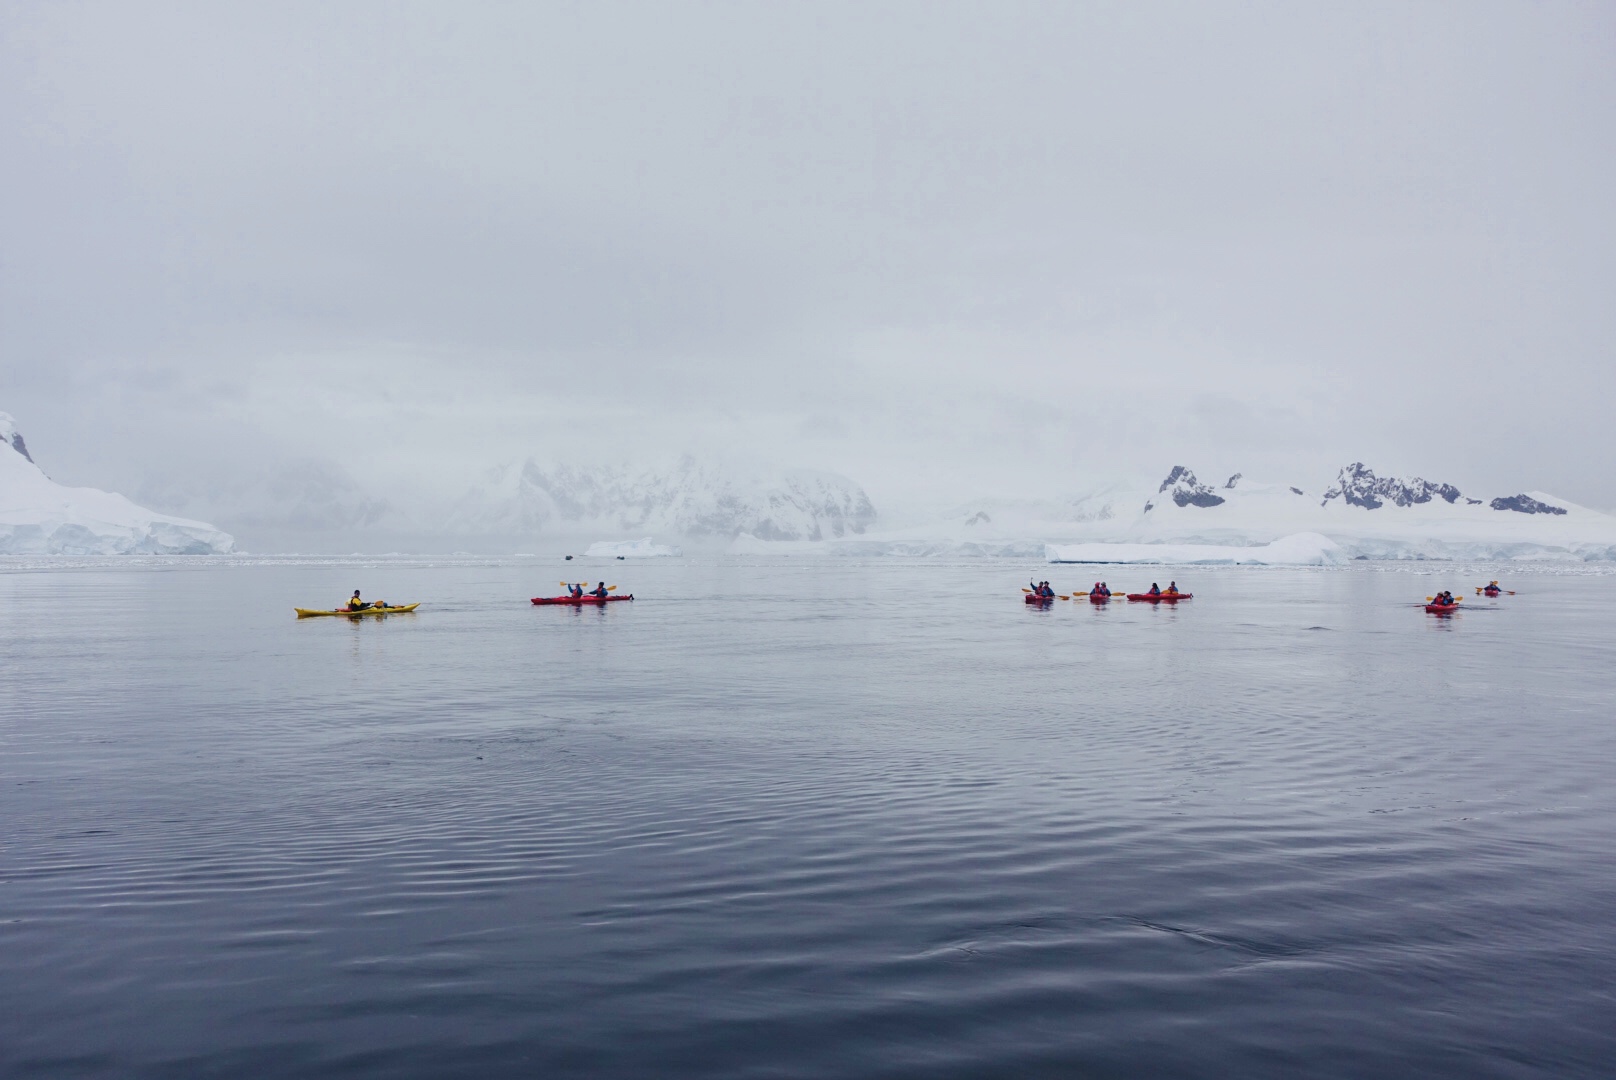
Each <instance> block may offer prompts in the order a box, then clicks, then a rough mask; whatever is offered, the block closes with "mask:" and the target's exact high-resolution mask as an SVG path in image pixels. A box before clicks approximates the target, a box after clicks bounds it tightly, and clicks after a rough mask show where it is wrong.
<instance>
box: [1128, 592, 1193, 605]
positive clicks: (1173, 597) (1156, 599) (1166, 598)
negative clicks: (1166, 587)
mask: <svg viewBox="0 0 1616 1080" xmlns="http://www.w3.org/2000/svg"><path fill="white" fill-rule="evenodd" d="M1194 595H1195V594H1194V593H1187V592H1180V593H1147V592H1131V593H1129V594H1128V599H1129V600H1147V601H1149V602H1150V603H1152V604H1163V603H1165V604H1176V603H1178V601H1180V600H1188V599H1190V597H1192V596H1194Z"/></svg>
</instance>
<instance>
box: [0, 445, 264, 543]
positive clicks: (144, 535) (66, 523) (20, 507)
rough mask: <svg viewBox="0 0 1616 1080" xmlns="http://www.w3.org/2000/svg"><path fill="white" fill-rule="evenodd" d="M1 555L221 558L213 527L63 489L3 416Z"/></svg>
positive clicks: (108, 495) (103, 495)
mask: <svg viewBox="0 0 1616 1080" xmlns="http://www.w3.org/2000/svg"><path fill="white" fill-rule="evenodd" d="M0 441H3V442H4V443H5V446H3V447H0V555H223V554H227V553H229V552H230V551H233V550H234V549H235V541H234V540H233V539H231V537H230V535H229V534H228V533H224V532H220V531H219V530H218V529H215V528H214V527H213V526H212V525H209V524H207V523H205V522H201V521H188V520H186V519H185V518H177V517H169V516H168V515H166V514H158V513H155V512H153V511H151V510H147V509H145V508H144V507H141V506H136V505H135V504H134V503H132V502H130V501H129V500H128V499H126V498H124V497H123V496H122V495H118V494H114V493H113V492H110V491H98V490H96V489H95V488H74V487H65V486H63V485H61V484H58V483H56V482H55V481H54V480H52V479H51V478H50V477H48V476H46V475H45V474H44V472H42V471H41V470H40V468H39V466H38V465H35V464H34V459H33V458H32V457H31V456H30V455H29V453H28V445H27V443H26V442H25V441H24V440H23V437H22V433H21V432H19V431H18V430H17V422H16V421H15V420H13V419H12V418H11V417H10V416H9V415H8V414H6V413H0Z"/></svg>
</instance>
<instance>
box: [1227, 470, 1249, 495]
mask: <svg viewBox="0 0 1616 1080" xmlns="http://www.w3.org/2000/svg"><path fill="white" fill-rule="evenodd" d="M1244 475H1246V474H1245V473H1238V472H1237V473H1235V474H1234V475H1233V476H1231V477H1229V482H1228V483H1227V484H1224V485H1223V486H1224V488H1225V490H1228V491H1233V490H1234V486H1235V485H1236V484H1238V483H1239V482H1240V478H1241V477H1242V476H1244Z"/></svg>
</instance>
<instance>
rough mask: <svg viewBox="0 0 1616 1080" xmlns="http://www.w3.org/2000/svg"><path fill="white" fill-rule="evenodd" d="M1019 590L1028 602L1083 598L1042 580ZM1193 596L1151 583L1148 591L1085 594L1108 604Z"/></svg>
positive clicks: (1161, 601)
mask: <svg viewBox="0 0 1616 1080" xmlns="http://www.w3.org/2000/svg"><path fill="white" fill-rule="evenodd" d="M1021 591H1022V592H1024V593H1026V594H1027V596H1026V601H1027V603H1029V604H1053V603H1054V602H1055V601H1056V600H1082V599H1084V598H1085V594H1083V593H1072V594H1071V595H1063V594H1061V593H1058V592H1055V591H1054V590H1053V589H1051V588H1050V587H1049V583H1048V582H1043V583H1041V584H1039V585H1036V586H1034V587H1032V588H1026V589H1022V590H1021ZM1194 597H1195V594H1194V593H1187V592H1179V591H1178V586H1177V585H1176V584H1174V585H1171V586H1169V587H1168V588H1167V590H1166V591H1165V592H1163V591H1162V590H1161V589H1160V588H1159V587H1157V586H1155V585H1152V586H1151V591H1150V592H1132V593H1114V592H1112V591H1111V590H1110V589H1109V588H1107V589H1104V590H1103V591H1102V590H1100V589H1094V590H1090V591H1089V593H1088V594H1087V599H1088V602H1089V603H1091V604H1109V603H1110V602H1111V601H1113V600H1123V599H1126V600H1131V601H1133V602H1135V603H1144V604H1176V603H1178V602H1179V601H1180V600H1191V599H1194Z"/></svg>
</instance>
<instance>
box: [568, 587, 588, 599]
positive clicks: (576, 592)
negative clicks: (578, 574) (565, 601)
mask: <svg viewBox="0 0 1616 1080" xmlns="http://www.w3.org/2000/svg"><path fill="white" fill-rule="evenodd" d="M567 595H568V596H570V597H572V598H573V599H574V600H582V599H583V598H584V587H583V585H582V583H580V584H577V585H568V586H567Z"/></svg>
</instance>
